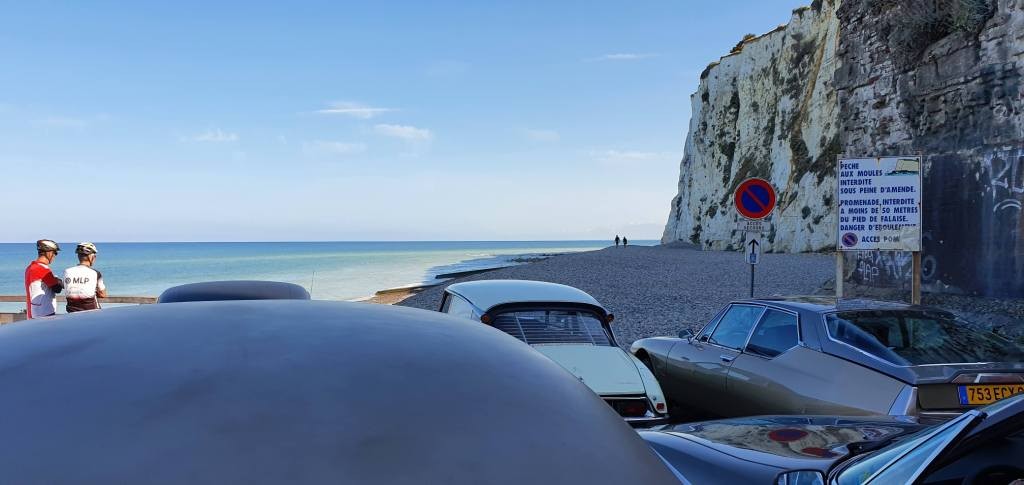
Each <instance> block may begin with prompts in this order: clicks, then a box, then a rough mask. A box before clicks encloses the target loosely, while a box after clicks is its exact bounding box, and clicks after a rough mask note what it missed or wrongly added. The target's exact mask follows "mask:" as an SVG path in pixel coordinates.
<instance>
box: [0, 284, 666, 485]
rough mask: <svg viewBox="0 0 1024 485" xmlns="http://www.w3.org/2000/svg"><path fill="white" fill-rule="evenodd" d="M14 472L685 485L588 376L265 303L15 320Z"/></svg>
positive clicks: (304, 307) (375, 318)
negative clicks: (600, 394) (591, 386)
mask: <svg viewBox="0 0 1024 485" xmlns="http://www.w3.org/2000/svg"><path fill="white" fill-rule="evenodd" d="M0 389H3V390H4V393H3V399H0V416H2V418H0V431H2V434H3V439H2V440H0V470H3V477H4V478H3V481H4V482H9V483H63V482H75V483H271V482H273V483H416V484H419V483H481V482H486V483H516V484H520V483H542V482H544V483H631V482H642V483H671V482H672V481H673V480H674V478H673V477H672V475H671V474H670V472H669V471H668V469H667V468H666V467H665V466H664V465H663V464H662V462H661V461H660V460H659V459H658V458H657V456H656V455H654V454H653V453H652V452H651V450H650V449H649V448H648V447H647V446H646V444H645V443H644V442H643V441H642V440H641V439H640V438H639V437H638V436H637V434H636V433H635V432H633V430H632V429H630V428H629V426H628V425H626V423H625V422H624V421H623V420H622V419H621V418H620V417H619V416H618V415H617V414H616V413H615V412H614V411H613V410H612V409H611V408H610V407H609V406H608V405H606V404H605V403H604V402H603V401H601V399H600V398H598V397H597V396H596V395H595V394H594V393H593V392H591V391H590V389H589V388H587V387H586V386H585V385H584V384H582V383H581V382H579V381H578V380H577V379H575V378H573V376H572V375H571V374H569V373H567V372H566V371H565V370H564V369H562V368H561V367H560V366H559V365H558V364H555V363H554V362H552V361H551V360H550V359H547V358H546V357H544V356H543V355H541V354H540V353H538V352H535V351H534V350H532V349H531V348H530V347H529V346H527V345H526V344H524V343H522V342H519V341H518V340H516V339H515V338H512V337H510V336H508V335H505V334H504V333H502V332H500V331H497V330H495V329H493V328H490V327H487V326H485V325H475V324H470V323H468V321H467V320H463V319H459V318H454V317H450V316H447V315H444V314H441V313H437V312H428V311H423V310H416V309H411V308H399V307H387V306H382V305H380V306H379V305H372V304H363V303H342V302H323V301H294V300H263V301H218V302H193V303H175V304H169V305H143V306H139V307H125V308H114V309H106V310H101V311H95V312H82V313H76V314H70V315H67V316H60V317H55V318H50V319H42V320H30V321H25V322H19V323H13V324H8V325H4V326H2V327H0Z"/></svg>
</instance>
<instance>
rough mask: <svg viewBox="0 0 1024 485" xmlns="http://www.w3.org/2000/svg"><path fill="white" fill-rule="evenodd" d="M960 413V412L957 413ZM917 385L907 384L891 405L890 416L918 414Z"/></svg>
mask: <svg viewBox="0 0 1024 485" xmlns="http://www.w3.org/2000/svg"><path fill="white" fill-rule="evenodd" d="M957 414H960V413H957ZM917 415H918V407H917V387H914V386H909V385H905V386H903V389H901V390H900V393H899V394H898V395H897V396H896V399H895V400H893V402H892V405H891V406H889V416H917Z"/></svg>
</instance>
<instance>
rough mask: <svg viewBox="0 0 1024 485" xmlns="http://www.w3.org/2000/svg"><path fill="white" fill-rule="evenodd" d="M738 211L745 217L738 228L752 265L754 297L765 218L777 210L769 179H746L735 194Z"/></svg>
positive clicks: (748, 262)
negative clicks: (755, 270)
mask: <svg viewBox="0 0 1024 485" xmlns="http://www.w3.org/2000/svg"><path fill="white" fill-rule="evenodd" d="M733 201H734V202H735V203H736V212H738V213H739V215H741V216H743V217H744V218H745V219H744V220H742V221H740V222H739V224H738V225H737V229H738V230H740V231H743V233H744V238H743V247H742V248H741V251H743V259H744V261H746V263H747V264H749V265H750V297H751V298H753V297H754V267H755V266H756V265H757V263H759V262H760V261H761V245H762V243H761V235H762V234H763V233H764V232H765V224H764V222H763V219H764V218H766V217H768V216H769V215H771V213H772V211H774V210H775V203H776V195H775V188H774V187H772V184H770V183H768V181H767V180H764V179H759V178H752V179H747V180H744V181H743V183H741V184H740V185H739V186H738V187H736V193H735V194H734V195H733Z"/></svg>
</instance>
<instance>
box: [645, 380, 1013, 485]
mask: <svg viewBox="0 0 1024 485" xmlns="http://www.w3.org/2000/svg"><path fill="white" fill-rule="evenodd" d="M914 421H915V420H914V419H913V418H910V417H891V416H874V417H837V416H758V417H750V418H733V419H724V420H721V421H707V422H700V423H689V424H679V425H672V426H664V427H660V428H661V429H657V430H642V431H640V435H641V436H643V438H644V439H646V440H647V442H648V443H650V444H651V447H652V448H654V450H655V451H657V452H658V454H659V455H660V456H661V457H662V458H663V459H664V460H666V461H667V462H668V463H670V464H671V465H672V466H673V467H674V468H675V470H676V472H677V473H678V474H679V475H680V476H681V477H683V480H684V482H689V483H710V484H717V483H721V484H734V483H763V484H776V485H815V484H817V485H824V484H826V483H828V484H829V485H892V484H901V485H902V484H922V485H953V484H956V485H960V484H965V485H997V484H998V485H1005V484H1008V483H1011V482H1013V483H1018V482H1015V481H1014V480H1018V479H1024V463H1022V460H1021V458H1022V457H1024V395H1018V396H1014V397H1010V398H1007V399H1004V400H1002V401H999V402H997V403H995V404H990V405H988V406H985V407H981V408H977V409H972V410H970V411H967V412H965V413H963V414H961V415H958V416H957V417H955V418H953V419H951V420H949V421H946V422H944V423H941V424H934V425H921V424H917V423H915V422H914Z"/></svg>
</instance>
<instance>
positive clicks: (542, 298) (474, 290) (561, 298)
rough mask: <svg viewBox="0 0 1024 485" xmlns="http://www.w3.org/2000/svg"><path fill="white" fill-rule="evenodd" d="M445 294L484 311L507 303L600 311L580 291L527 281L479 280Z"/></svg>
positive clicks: (590, 297) (596, 302)
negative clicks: (586, 307) (585, 307)
mask: <svg viewBox="0 0 1024 485" xmlns="http://www.w3.org/2000/svg"><path fill="white" fill-rule="evenodd" d="M447 291H449V292H451V293H454V294H456V295H459V296H461V297H463V298H465V299H467V300H469V302H470V303H472V304H473V305H476V306H477V308H480V309H481V310H484V311H487V310H490V309H491V308H494V307H496V306H498V305H507V304H511V303H541V302H543V303H573V304H582V305H589V306H594V307H598V308H601V309H602V310H603V309H604V307H603V306H602V305H601V304H600V303H599V302H598V301H597V300H596V299H594V297H592V296H590V295H589V294H587V293H586V292H584V291H583V290H580V289H578V288H573V287H572V286H568V285H560V284H558V283H548V282H546V281H529V280H481V281H467V282H463V283H455V284H453V285H450V286H448V288H447Z"/></svg>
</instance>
